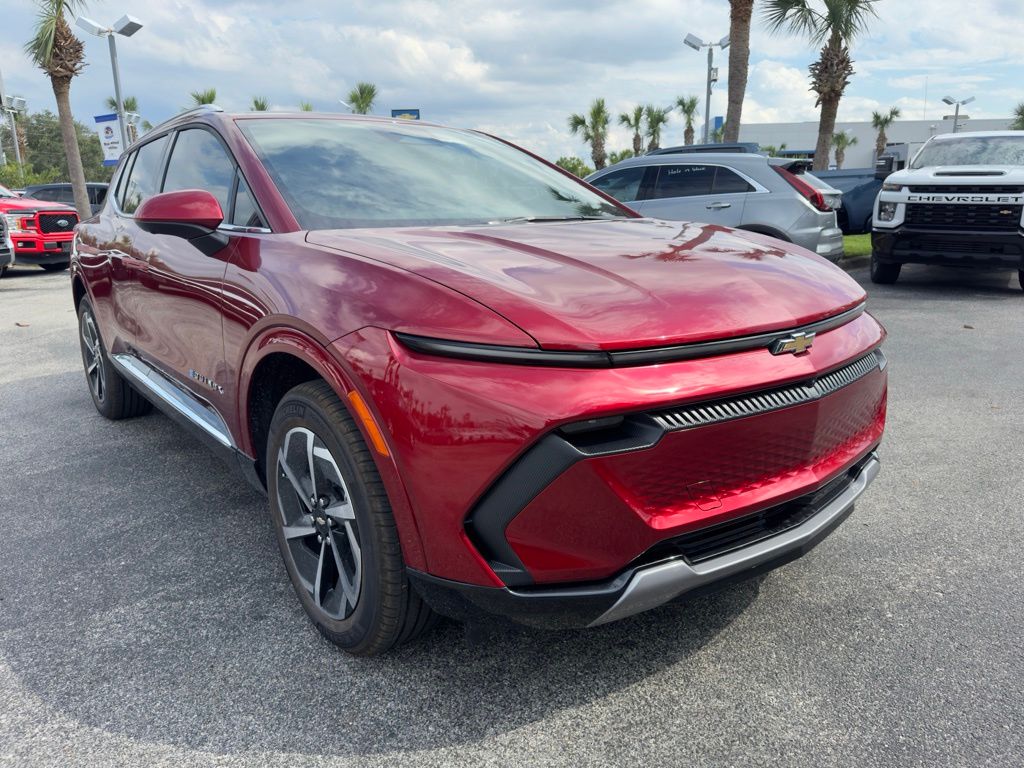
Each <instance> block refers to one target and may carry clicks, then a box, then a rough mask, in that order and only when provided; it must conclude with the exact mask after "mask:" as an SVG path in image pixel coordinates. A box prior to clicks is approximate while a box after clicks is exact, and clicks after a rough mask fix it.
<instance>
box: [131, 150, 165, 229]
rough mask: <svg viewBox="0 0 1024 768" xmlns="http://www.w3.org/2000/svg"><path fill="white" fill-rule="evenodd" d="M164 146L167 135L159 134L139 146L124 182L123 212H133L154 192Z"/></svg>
mask: <svg viewBox="0 0 1024 768" xmlns="http://www.w3.org/2000/svg"><path fill="white" fill-rule="evenodd" d="M166 146H167V137H166V136H161V137H160V138H159V139H155V140H153V141H151V142H149V144H144V145H142V146H141V147H139V149H138V151H137V152H136V157H135V164H134V165H133V166H132V170H131V174H130V175H129V176H128V182H127V184H125V191H124V200H123V201H122V203H121V208H122V210H124V212H125V213H135V209H136V208H138V207H139V206H140V205H142V202H143V201H144V200H146V199H147V198H150V197H152V196H153V195H155V194H156V192H157V187H158V186H159V184H160V161H161V160H162V159H163V156H164V147H166Z"/></svg>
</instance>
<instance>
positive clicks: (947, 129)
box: [740, 115, 1012, 168]
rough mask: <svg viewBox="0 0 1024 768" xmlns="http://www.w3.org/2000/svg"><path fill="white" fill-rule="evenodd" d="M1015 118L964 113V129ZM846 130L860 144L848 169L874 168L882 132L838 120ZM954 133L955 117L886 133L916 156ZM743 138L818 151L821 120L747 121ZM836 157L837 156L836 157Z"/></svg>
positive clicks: (898, 124)
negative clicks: (971, 116)
mask: <svg viewBox="0 0 1024 768" xmlns="http://www.w3.org/2000/svg"><path fill="white" fill-rule="evenodd" d="M1011 122H1012V120H1011V118H1003V119H987V120H970V119H966V120H965V119H964V116H963V115H961V116H960V130H961V131H1005V130H1006V129H1007V128H1009V127H1010V123H1011ZM842 131H845V132H846V133H848V134H849V135H850V136H854V137H856V139H857V143H856V144H854V145H853V146H852V147H849V148H848V149H847V150H846V159H845V160H844V161H843V167H844V168H870V167H873V166H874V163H875V139H876V138H877V136H878V131H877V130H875V129H874V128H872V127H871V123H870V121H868V122H837V123H836V133H840V132H842ZM952 132H953V120H952V117H951V116H950V119H948V120H896V121H894V122H893V124H892V125H890V126H889V127H888V128H887V129H886V131H885V135H886V137H887V138H888V140H889V143H890V144H897V145H905V147H906V150H907V151H908V152H909V153H910V154H911V155H913V153H914V152H916V151H917V150H918V149H919V148H920V146H921V145H922V144H923V143H924V142H925V141H927V140H928V139H929V138H931V137H932V136H935V135H937V134H941V133H952ZM740 141H745V142H756V143H758V144H760V145H761V146H768V145H771V146H774V147H780V146H781V145H782V144H785V145H786V150H787V151H788V152H794V151H795V152H801V151H804V152H806V153H807V154H808V155H809V156H810V155H813V154H814V146H815V144H817V141H818V121H817V120H815V121H813V122H805V123H744V124H743V126H742V127H741V128H740ZM833 159H834V158H833Z"/></svg>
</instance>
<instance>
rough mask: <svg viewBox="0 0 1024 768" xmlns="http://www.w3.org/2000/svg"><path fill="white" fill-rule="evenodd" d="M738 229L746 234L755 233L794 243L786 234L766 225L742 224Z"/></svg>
mask: <svg viewBox="0 0 1024 768" xmlns="http://www.w3.org/2000/svg"><path fill="white" fill-rule="evenodd" d="M736 229H740V230H743V231H744V232H753V233H755V234H758V235H767V236H768V237H774V238H775V239H776V240H781V241H782V242H784V243H791V242H793V241H792V240H791V239H790V238H789V237H788V236H787V235H786V234H785V233H784V232H782V231H781V230H778V229H775V228H774V227H769V226H766V225H764V224H741V225H740V226H738V227H736Z"/></svg>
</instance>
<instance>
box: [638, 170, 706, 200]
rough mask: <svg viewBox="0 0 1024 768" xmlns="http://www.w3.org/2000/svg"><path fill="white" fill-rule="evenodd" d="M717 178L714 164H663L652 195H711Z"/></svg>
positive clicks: (654, 197)
mask: <svg viewBox="0 0 1024 768" xmlns="http://www.w3.org/2000/svg"><path fill="white" fill-rule="evenodd" d="M714 180H715V169H714V166H710V165H663V166H661V167H660V168H659V169H658V180H657V181H656V182H655V183H654V191H653V192H652V194H651V197H652V198H653V199H655V200H657V199H659V198H662V197H692V196H693V195H710V194H711V186H712V184H713V183H714Z"/></svg>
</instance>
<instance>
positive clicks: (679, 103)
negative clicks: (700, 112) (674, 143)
mask: <svg viewBox="0 0 1024 768" xmlns="http://www.w3.org/2000/svg"><path fill="white" fill-rule="evenodd" d="M699 106H700V102H699V101H697V97H696V96H680V97H679V98H677V99H676V109H678V110H679V111H680V112H682V113H683V121H684V122H685V124H686V129H685V130H684V131H683V143H684V144H686V146H690V145H691V144H693V126H694V124H695V123H696V122H697V108H698V107H699Z"/></svg>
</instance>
